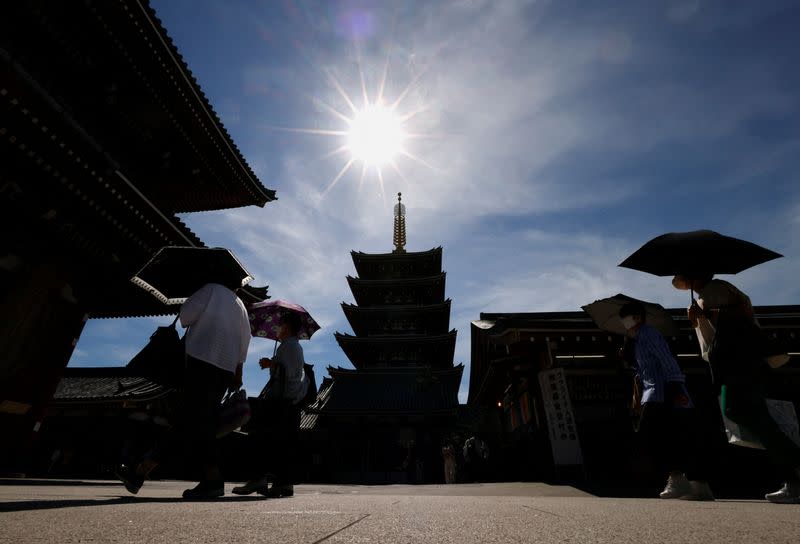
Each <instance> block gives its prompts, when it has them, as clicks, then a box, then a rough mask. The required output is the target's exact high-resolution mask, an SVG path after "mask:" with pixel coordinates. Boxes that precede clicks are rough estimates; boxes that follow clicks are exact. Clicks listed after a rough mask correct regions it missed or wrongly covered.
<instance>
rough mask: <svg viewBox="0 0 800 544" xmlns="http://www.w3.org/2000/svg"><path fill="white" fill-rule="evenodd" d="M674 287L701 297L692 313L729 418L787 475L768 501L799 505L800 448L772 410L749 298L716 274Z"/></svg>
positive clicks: (679, 280) (683, 279)
mask: <svg viewBox="0 0 800 544" xmlns="http://www.w3.org/2000/svg"><path fill="white" fill-rule="evenodd" d="M672 285H673V286H674V287H675V288H676V289H681V290H687V289H692V290H694V291H695V292H696V293H697V297H698V298H697V300H696V301H694V300H693V301H692V304H691V305H690V306H689V308H688V312H687V313H688V316H689V320H690V321H691V322H692V325H693V326H694V328H695V332H696V333H697V339H698V341H699V343H700V351H701V354H702V357H703V359H705V360H706V361H707V362H708V363H709V366H710V367H711V374H712V379H713V383H714V385H715V387H717V388H718V390H719V391H720V393H721V401H722V409H723V412H724V414H725V417H727V418H728V419H730V420H731V421H733V422H735V423H737V424H739V425H742V426H743V427H746V428H747V429H748V430H750V431H751V432H752V433H753V434H755V436H756V437H757V438H758V440H759V441H760V442H761V444H762V445H763V446H764V447H765V448H766V450H767V453H768V454H769V455H770V457H771V459H772V461H773V463H774V464H775V465H776V466H777V467H779V468H780V469H781V471H782V472H783V473H784V475H785V478H786V482H785V483H784V485H783V487H782V488H781V489H779V490H778V491H776V492H774V493H768V494H767V495H765V498H766V499H767V500H768V501H770V502H775V503H784V504H800V447H798V446H797V444H795V443H794V442H792V440H791V439H790V438H789V437H788V436H786V434H784V432H783V431H781V429H780V427H779V426H778V424H777V423H775V420H774V419H772V416H771V415H770V413H769V410H768V409H767V404H766V401H765V396H764V378H765V376H766V373H767V372H768V370H769V367H768V365H767V363H766V361H765V353H763V352H762V350H763V345H762V342H761V340H762V336H761V331H760V329H759V327H758V323H757V321H756V318H755V312H754V311H753V305H752V303H751V302H750V297H748V296H747V295H746V294H744V293H743V292H741V291H740V290H739V289H737V288H736V287H735V286H733V285H732V284H730V283H728V282H727V281H723V280H718V279H714V277H713V275H711V274H708V275H705V276H699V275H698V276H695V277H691V276H685V275H678V276H675V277H674V278H673V280H672Z"/></svg>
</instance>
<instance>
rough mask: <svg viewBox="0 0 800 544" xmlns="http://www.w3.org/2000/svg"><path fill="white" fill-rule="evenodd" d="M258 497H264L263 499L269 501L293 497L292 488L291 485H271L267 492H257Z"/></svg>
mask: <svg viewBox="0 0 800 544" xmlns="http://www.w3.org/2000/svg"><path fill="white" fill-rule="evenodd" d="M258 493H259V494H260V495H264V496H265V497H269V498H271V499H279V498H281V497H293V496H294V486H293V485H291V484H290V485H275V484H272V487H270V488H269V489H268V490H264V491H262V490H260V489H259V490H258Z"/></svg>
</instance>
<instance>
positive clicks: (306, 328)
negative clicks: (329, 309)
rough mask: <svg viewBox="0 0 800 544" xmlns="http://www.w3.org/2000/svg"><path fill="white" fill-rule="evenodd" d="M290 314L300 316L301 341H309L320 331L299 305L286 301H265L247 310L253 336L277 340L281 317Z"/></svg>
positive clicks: (299, 335)
mask: <svg viewBox="0 0 800 544" xmlns="http://www.w3.org/2000/svg"><path fill="white" fill-rule="evenodd" d="M288 312H291V313H295V314H298V315H299V316H300V323H301V324H300V330H299V331H298V332H297V338H298V339H299V340H308V339H309V338H311V335H312V334H314V333H315V332H317V331H318V330H319V328H320V327H319V325H318V324H317V322H316V321H314V318H313V317H311V315H310V314H309V313H308V312H307V311H306V309H305V308H303V307H302V306H300V305H299V304H293V303H291V302H286V301H285V300H265V301H264V302H256V303H255V304H251V305H250V306H248V308H247V315H248V317H249V318H250V332H251V334H252V335H253V336H255V337H258V338H269V339H270V340H277V339H278V326H279V323H280V320H281V316H282V315H284V314H285V313H288Z"/></svg>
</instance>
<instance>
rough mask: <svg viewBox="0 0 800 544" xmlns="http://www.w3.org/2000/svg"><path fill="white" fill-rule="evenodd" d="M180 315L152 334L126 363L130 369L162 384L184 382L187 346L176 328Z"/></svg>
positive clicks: (175, 384)
mask: <svg viewBox="0 0 800 544" xmlns="http://www.w3.org/2000/svg"><path fill="white" fill-rule="evenodd" d="M178 317H179V316H176V317H175V320H174V321H173V322H172V323H171V324H170V325H167V326H165V327H158V328H157V329H156V330H155V332H153V334H151V335H150V340H149V341H148V342H147V345H145V346H144V347H143V348H142V350H141V351H140V352H139V353H137V354H136V355H134V357H133V358H132V359H131V360H130V361H129V362H128V364H127V365H126V368H127V369H128V370H130V371H131V372H133V373H134V374H137V375H140V376H143V377H145V378H149V379H151V380H153V381H155V382H156V383H159V384H161V385H166V386H169V387H179V386H180V385H181V384H182V382H183V370H184V368H185V359H186V357H185V354H186V348H185V342H184V338H182V337H181V336H180V335H179V334H178V330H177V328H176V323H177V322H178Z"/></svg>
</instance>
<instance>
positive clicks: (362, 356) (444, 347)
mask: <svg viewBox="0 0 800 544" xmlns="http://www.w3.org/2000/svg"><path fill="white" fill-rule="evenodd" d="M334 336H335V337H336V341H337V342H338V343H339V346H340V347H341V348H342V351H344V353H345V355H347V358H348V359H350V362H351V363H353V366H354V367H356V368H358V369H370V368H386V367H410V366H429V367H434V368H448V367H452V366H453V355H454V353H455V347H456V331H455V329H454V330H452V331H450V332H449V333H447V334H440V335H436V336H423V335H420V336H370V337H366V338H361V337H358V336H351V335H349V334H341V333H338V332H337V333H336V334H335V335H334Z"/></svg>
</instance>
